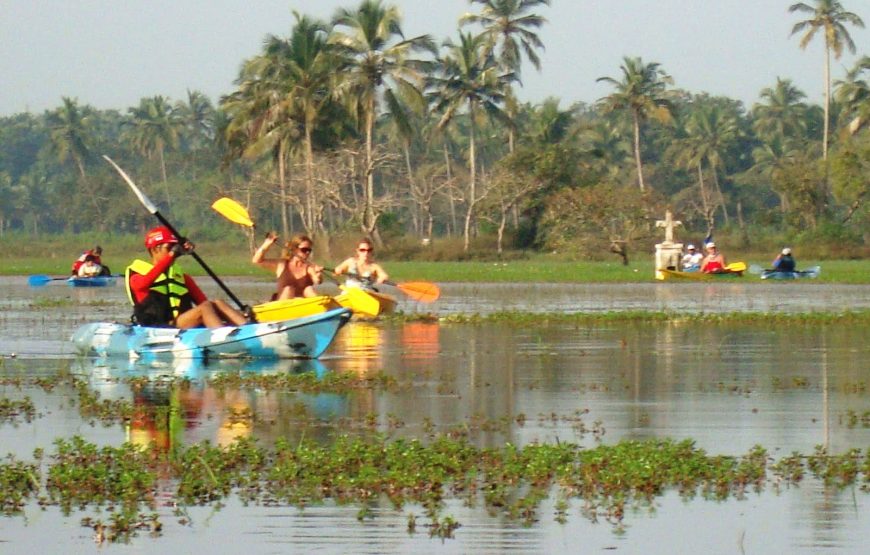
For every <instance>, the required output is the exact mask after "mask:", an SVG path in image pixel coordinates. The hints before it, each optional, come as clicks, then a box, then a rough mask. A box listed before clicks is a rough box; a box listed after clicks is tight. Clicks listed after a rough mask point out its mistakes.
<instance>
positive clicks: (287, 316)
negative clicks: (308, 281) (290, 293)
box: [254, 295, 339, 322]
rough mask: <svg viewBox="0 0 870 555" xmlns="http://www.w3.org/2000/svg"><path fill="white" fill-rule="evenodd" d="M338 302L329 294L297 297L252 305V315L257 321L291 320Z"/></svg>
mask: <svg viewBox="0 0 870 555" xmlns="http://www.w3.org/2000/svg"><path fill="white" fill-rule="evenodd" d="M338 306H339V305H338V303H337V302H335V299H333V298H332V297H330V296H329V295H318V296H316V297H297V298H295V299H287V300H285V301H271V302H268V303H263V304H258V305H255V306H254V315H255V316H256V317H257V321H258V322H279V321H282V320H293V319H294V318H303V317H305V316H312V315H314V314H320V313H321V312H326V311H327V310H332V309H333V308H338Z"/></svg>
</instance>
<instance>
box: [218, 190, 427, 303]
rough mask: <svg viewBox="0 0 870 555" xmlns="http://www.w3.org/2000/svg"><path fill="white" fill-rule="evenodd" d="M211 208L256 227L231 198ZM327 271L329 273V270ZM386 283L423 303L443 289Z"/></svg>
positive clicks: (413, 283) (421, 284)
mask: <svg viewBox="0 0 870 555" xmlns="http://www.w3.org/2000/svg"><path fill="white" fill-rule="evenodd" d="M211 207H212V208H213V209H214V210H215V212H217V213H218V214H220V215H221V216H223V217H224V218H226V219H228V220H229V221H231V222H233V223H236V224H239V225H243V226H245V227H251V228H253V227H255V226H254V221H253V220H252V219H251V216H250V215H249V214H248V210H247V209H246V208H245V207H244V206H242V205H241V204H239V203H238V202H236V201H234V200H233V199H231V198H227V197H221V198H219V199H218V200H216V201H215V202H214V203H213V204H212V205H211ZM326 271H327V272H329V270H326ZM330 273H332V272H330ZM384 283H385V284H386V285H392V286H393V287H395V288H397V289H398V290H399V291H401V292H402V293H404V294H405V295H407V296H408V297H410V298H412V299H414V300H415V301H419V302H422V303H431V302H434V301H437V300H438V297H440V296H441V289H439V288H438V286H437V285H435V284H434V283H431V282H428V281H405V282H402V283H396V282H394V281H389V280H387V281H385V282H384Z"/></svg>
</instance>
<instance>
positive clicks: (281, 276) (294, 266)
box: [251, 231, 323, 301]
mask: <svg viewBox="0 0 870 555" xmlns="http://www.w3.org/2000/svg"><path fill="white" fill-rule="evenodd" d="M277 240H278V234H277V233H275V232H274V231H270V232H269V233H268V234H267V235H266V240H265V241H263V244H262V245H260V248H258V249H257V250H256V251H255V252H254V257H253V258H251V262H253V263H254V264H256V265H257V266H261V267H263V268H268V269H270V270H273V271H274V272H275V277H276V278H278V290H277V291H276V292H275V294H274V295H272V300H273V301H283V300H286V299H292V298H294V297H316V296H317V295H318V293H317V291H315V290H314V286H315V285H319V284H320V283H323V267H322V266H318V265H317V264H314V263H312V262H311V260H310V258H311V251H312V250H313V248H314V241H312V240H311V238H310V237H308V236H307V235H294V236H293V237H292V238H290V240H289V241H287V244H286V245H285V247H284V252H283V253H282V254H281V258H266V257H265V256H266V251H268V250H269V249H270V248H271V247H272V245H274V244H275V242H276V241H277Z"/></svg>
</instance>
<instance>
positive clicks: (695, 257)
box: [680, 245, 704, 272]
mask: <svg viewBox="0 0 870 555" xmlns="http://www.w3.org/2000/svg"><path fill="white" fill-rule="evenodd" d="M702 258H704V257H703V255H701V253H699V252H696V251H695V245H689V246H688V247H686V254H684V255H683V259H682V260H681V261H680V265H681V266H682V267H683V271H684V272H697V271H698V270H700V269H701V259H702Z"/></svg>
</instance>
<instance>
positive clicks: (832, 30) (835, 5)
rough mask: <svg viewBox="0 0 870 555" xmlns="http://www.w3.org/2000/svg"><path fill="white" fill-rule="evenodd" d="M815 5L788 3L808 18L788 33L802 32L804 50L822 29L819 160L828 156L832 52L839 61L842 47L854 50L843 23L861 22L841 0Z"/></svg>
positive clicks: (819, 0) (860, 25) (861, 25)
mask: <svg viewBox="0 0 870 555" xmlns="http://www.w3.org/2000/svg"><path fill="white" fill-rule="evenodd" d="M814 2H815V6H810V5H808V4H806V3H804V2H798V3H797V4H792V5H791V6H789V8H788V11H789V12H790V13H794V12H801V13H805V14H809V16H810V18H809V19H805V20H804V21H799V22H797V23H795V24H794V26H793V27H792V29H791V34H792V35H794V34H797V33H801V32H802V33H803V36H801V41H800V47H801V48H802V49H805V48H806V47H807V45H808V44H809V43H810V42H811V41H812V40H813V38H814V37H815V36H816V32H818V31H822V34H823V35H824V37H825V122H824V131H823V136H822V159H823V160H827V159H828V127H829V125H830V122H829V120H830V110H831V53H832V52H833V54H834V58H835V59H837V60H839V59H840V56H842V55H843V47H846V48H848V49H849V52H851V53H853V54H854V53H855V43H854V42H853V41H852V37H851V36H850V35H849V31H848V30H846V24H849V25H854V26H855V27H858V28H861V29H863V28H864V22H863V21H862V20H861V18H860V17H858V16H857V15H856V14H854V13H852V12H847V11H846V10H845V9H844V8H843V5H842V4H841V2H840V0H814Z"/></svg>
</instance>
